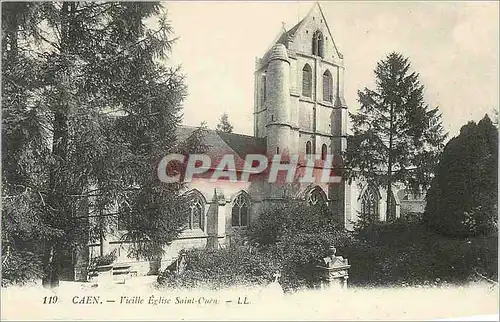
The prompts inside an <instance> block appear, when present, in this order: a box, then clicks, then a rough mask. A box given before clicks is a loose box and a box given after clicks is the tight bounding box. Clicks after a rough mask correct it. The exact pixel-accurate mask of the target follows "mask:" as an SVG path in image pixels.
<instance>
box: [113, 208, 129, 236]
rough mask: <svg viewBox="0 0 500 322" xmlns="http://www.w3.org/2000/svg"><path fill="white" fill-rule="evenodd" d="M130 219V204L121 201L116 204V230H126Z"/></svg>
mask: <svg viewBox="0 0 500 322" xmlns="http://www.w3.org/2000/svg"><path fill="white" fill-rule="evenodd" d="M129 221H130V206H129V204H128V203H127V202H122V203H121V204H120V205H119V206H118V220H117V225H116V226H117V227H116V228H117V230H127V226H128V224H129Z"/></svg>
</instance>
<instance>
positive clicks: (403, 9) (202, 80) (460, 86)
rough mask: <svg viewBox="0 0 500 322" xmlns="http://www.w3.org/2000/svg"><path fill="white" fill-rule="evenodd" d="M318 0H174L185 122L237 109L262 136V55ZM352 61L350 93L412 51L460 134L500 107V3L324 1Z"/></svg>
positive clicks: (429, 96)
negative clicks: (258, 115) (258, 103)
mask: <svg viewBox="0 0 500 322" xmlns="http://www.w3.org/2000/svg"><path fill="white" fill-rule="evenodd" d="M313 4H314V2H307V1H305V2H297V1H289V2H285V1H283V2H243V1H240V2H207V1H204V2H203V1H200V2H191V1H190V2H187V1H186V2H168V3H166V8H167V9H168V12H169V20H170V21H171V25H172V27H173V29H174V33H175V36H177V37H179V39H178V41H177V43H176V44H175V45H174V47H173V52H172V55H171V60H170V61H169V63H174V64H181V65H182V67H183V72H184V73H185V74H186V76H187V85H188V91H189V96H188V98H187V100H186V101H185V104H184V123H185V124H187V125H199V124H200V122H202V121H206V122H207V123H208V126H209V127H211V128H214V127H215V126H216V124H217V123H218V119H219V117H220V115H221V114H222V113H224V112H227V113H228V115H229V120H230V121H231V123H232V124H233V125H234V132H236V133H242V134H248V135H253V116H252V112H253V86H254V78H253V72H254V66H255V57H261V56H262V55H263V54H264V52H265V50H266V49H267V48H268V47H269V46H270V45H271V42H272V41H273V40H274V39H275V37H276V36H277V34H278V33H279V31H280V29H281V28H282V22H285V27H286V28H287V29H289V28H291V27H293V26H294V25H295V24H296V23H297V22H298V21H299V19H302V18H303V17H304V16H305V15H306V14H307V12H308V11H309V9H310V8H311V7H312V6H313ZM320 4H321V7H322V9H323V12H324V14H325V16H326V19H327V21H328V24H329V27H330V29H331V32H332V36H333V38H334V41H335V42H336V44H337V46H338V48H339V50H340V52H341V53H342V54H343V55H344V60H345V65H346V80H345V98H346V101H347V104H348V105H349V110H350V111H355V110H356V109H357V108H358V106H359V104H358V102H357V91H358V89H362V88H364V87H365V86H368V87H371V86H372V85H373V81H374V74H373V70H374V68H375V65H376V63H377V61H379V60H381V59H383V58H384V57H385V56H386V55H387V54H388V53H390V52H391V51H398V52H401V53H402V54H403V55H405V56H407V57H409V58H410V62H411V64H412V67H413V69H414V70H415V71H417V72H418V73H419V74H420V80H421V82H422V83H423V84H424V85H425V87H426V91H425V93H426V102H427V103H428V104H429V105H431V106H439V108H440V110H441V112H442V114H443V122H444V126H445V128H446V130H448V131H450V134H452V135H455V134H457V133H458V131H459V129H460V127H461V126H462V125H464V124H465V123H467V121H469V120H475V121H478V120H479V119H481V118H482V117H483V116H484V114H485V113H488V114H490V115H491V112H492V110H493V109H496V108H498V99H499V95H498V92H499V81H498V75H499V70H498V60H499V56H498V48H499V44H498V39H499V21H498V10H499V8H498V2H479V1H478V2H451V1H446V2H403V1H401V2H395V1H394V2H392V1H391V2H372V1H369V2H368V1H367V2H358V1H349V2H338V1H331V2H320Z"/></svg>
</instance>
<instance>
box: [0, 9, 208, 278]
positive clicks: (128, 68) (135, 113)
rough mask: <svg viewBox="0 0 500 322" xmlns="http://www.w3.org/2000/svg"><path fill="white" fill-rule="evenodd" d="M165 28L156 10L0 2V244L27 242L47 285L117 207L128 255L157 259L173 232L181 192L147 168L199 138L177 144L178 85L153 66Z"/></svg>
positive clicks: (168, 41)
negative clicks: (67, 257)
mask: <svg viewBox="0 0 500 322" xmlns="http://www.w3.org/2000/svg"><path fill="white" fill-rule="evenodd" d="M148 26H155V27H154V28H155V29H152V28H150V27H148ZM171 31H172V30H171V27H170V26H169V25H168V23H167V19H166V14H165V12H164V11H163V10H162V6H161V5H160V4H159V3H155V2H102V3H101V2H34V3H14V2H10V3H2V147H3V150H2V170H3V171H2V183H3V185H2V188H3V189H2V202H3V204H4V212H3V214H4V216H2V225H3V227H5V228H6V231H5V232H4V231H2V244H4V243H5V244H6V245H8V246H10V247H11V250H12V252H15V251H21V250H22V249H21V248H20V247H19V245H20V244H22V243H23V242H24V241H25V238H26V236H29V238H27V239H26V241H27V242H29V243H33V244H34V245H37V254H39V255H42V256H41V257H42V260H43V269H44V272H45V274H44V275H45V280H50V282H51V283H55V282H56V281H57V280H58V274H59V267H60V266H61V263H62V260H63V259H62V258H61V256H62V254H63V253H65V252H66V250H68V249H73V248H74V247H75V246H76V245H78V244H82V243H84V244H85V243H87V241H88V236H89V235H90V238H91V239H92V240H96V239H99V238H102V237H103V235H104V234H105V233H106V230H107V229H108V227H111V226H112V225H111V224H115V223H116V219H117V215H118V213H117V211H116V208H117V204H118V205H122V204H126V205H127V207H126V208H125V210H124V212H125V214H126V215H127V216H129V217H131V218H132V220H128V221H127V230H128V233H127V234H125V235H124V239H126V240H127V241H128V242H130V245H132V247H131V252H132V254H131V255H135V256H137V257H145V258H150V257H153V256H157V255H158V253H159V252H161V251H162V247H161V246H163V245H165V244H168V243H169V242H171V240H172V239H173V238H175V236H176V234H177V233H178V232H179V229H178V228H179V226H180V225H182V223H183V221H184V218H185V216H186V213H185V211H184V210H183V207H182V206H183V205H185V203H184V202H183V200H182V197H181V196H179V189H180V188H181V186H180V184H175V183H174V184H164V183H162V182H160V181H159V180H158V178H157V171H156V170H157V169H156V167H157V164H158V162H159V161H160V159H161V158H162V157H163V156H164V155H165V154H169V153H186V152H197V145H196V144H197V143H198V142H199V140H198V138H199V137H200V136H199V134H200V132H198V133H196V134H194V135H192V136H191V138H190V140H189V142H178V141H177V140H176V129H177V127H178V125H179V124H180V122H181V107H182V105H181V104H182V102H183V100H184V98H185V96H186V85H185V79H184V76H183V75H182V74H181V72H180V69H179V68H178V67H175V66H167V65H166V64H165V63H164V62H165V60H166V58H167V55H168V53H169V51H170V49H171V47H172V45H173V43H174V38H173V37H171ZM88 215H90V217H91V219H90V220H89V219H88ZM139 218H140V219H139ZM32 231H33V232H34V234H32V235H30V233H31V232H32ZM144 241H145V242H144ZM152 241H154V242H152Z"/></svg>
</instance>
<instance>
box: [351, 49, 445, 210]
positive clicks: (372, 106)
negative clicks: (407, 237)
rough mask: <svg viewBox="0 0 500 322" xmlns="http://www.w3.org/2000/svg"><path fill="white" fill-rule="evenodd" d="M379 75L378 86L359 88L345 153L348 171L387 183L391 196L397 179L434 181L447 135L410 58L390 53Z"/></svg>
mask: <svg viewBox="0 0 500 322" xmlns="http://www.w3.org/2000/svg"><path fill="white" fill-rule="evenodd" d="M375 76H376V88H375V90H371V89H368V88H365V89H364V90H363V91H358V97H359V98H358V101H359V103H360V105H361V106H360V110H359V112H358V113H356V114H353V113H350V118H351V121H352V129H353V134H352V135H351V136H350V137H349V138H348V143H347V150H346V152H345V156H344V159H345V167H346V169H345V172H344V175H345V176H346V177H347V178H348V179H349V180H352V179H355V178H363V179H365V180H367V181H368V182H370V183H371V184H374V185H375V186H378V187H386V188H387V193H388V196H390V194H391V193H392V190H391V187H392V185H393V184H395V183H403V184H405V185H407V186H408V187H409V188H411V189H412V190H413V191H414V192H415V193H417V192H420V191H422V189H426V188H427V187H428V185H429V183H430V177H431V175H432V170H433V167H434V164H435V163H436V161H437V157H438V155H439V152H440V151H441V149H442V147H443V141H444V139H445V138H446V134H444V133H443V127H442V124H441V123H442V122H441V115H440V114H439V112H438V109H437V108H434V109H430V108H429V107H428V106H427V105H426V104H425V103H424V99H423V94H424V86H423V85H421V84H420V82H419V80H418V74H417V73H415V72H413V71H411V66H410V63H409V61H408V58H405V57H403V56H402V55H401V54H398V53H391V54H389V55H388V56H387V58H386V59H385V60H382V61H380V62H379V63H378V64H377V67H376V69H375ZM390 200H391V198H387V218H390V209H391V207H390Z"/></svg>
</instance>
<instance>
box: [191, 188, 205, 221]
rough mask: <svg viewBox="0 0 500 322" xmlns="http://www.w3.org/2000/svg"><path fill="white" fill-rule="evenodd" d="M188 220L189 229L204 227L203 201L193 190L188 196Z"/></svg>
mask: <svg viewBox="0 0 500 322" xmlns="http://www.w3.org/2000/svg"><path fill="white" fill-rule="evenodd" d="M188 200H189V201H188V218H187V220H188V222H187V226H188V228H189V229H201V230H203V229H204V226H205V225H204V220H203V219H204V215H205V201H204V199H203V196H202V195H201V193H199V192H198V191H196V190H195V191H193V192H191V193H190V194H189V196H188Z"/></svg>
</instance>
